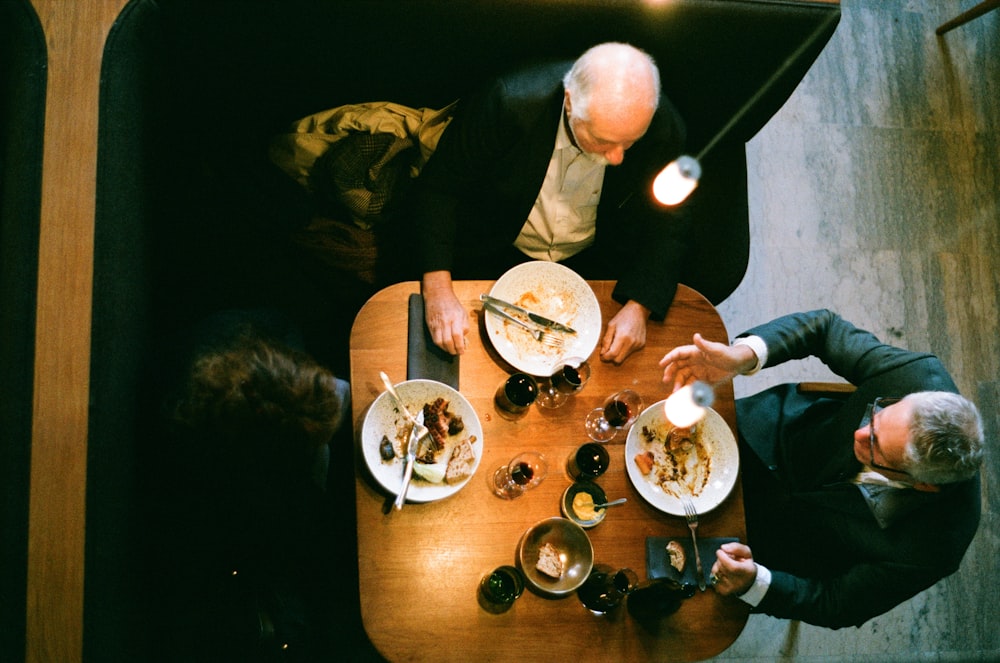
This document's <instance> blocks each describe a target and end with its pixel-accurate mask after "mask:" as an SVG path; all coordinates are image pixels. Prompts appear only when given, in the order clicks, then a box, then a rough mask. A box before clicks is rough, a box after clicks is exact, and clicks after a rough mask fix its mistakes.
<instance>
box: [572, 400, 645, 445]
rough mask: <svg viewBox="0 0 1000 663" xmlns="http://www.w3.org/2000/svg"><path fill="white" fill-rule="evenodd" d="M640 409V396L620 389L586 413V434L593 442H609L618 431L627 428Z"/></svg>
mask: <svg viewBox="0 0 1000 663" xmlns="http://www.w3.org/2000/svg"><path fill="white" fill-rule="evenodd" d="M641 411H642V397H641V396H639V394H637V393H636V392H634V391H632V390H631V389H622V390H621V391H619V392H616V393H614V394H611V395H610V396H608V397H607V399H605V401H604V405H603V406H601V407H599V408H596V409H594V410H592V411H591V412H590V414H588V415H587V421H586V423H585V427H586V429H587V435H589V436H590V439H592V440H594V441H595V442H609V441H611V440H612V439H613V438H614V437H615V435H617V434H618V431H620V430H628V427H629V426H631V425H632V424H633V423H635V420H636V418H637V417H638V416H639V413H640V412H641Z"/></svg>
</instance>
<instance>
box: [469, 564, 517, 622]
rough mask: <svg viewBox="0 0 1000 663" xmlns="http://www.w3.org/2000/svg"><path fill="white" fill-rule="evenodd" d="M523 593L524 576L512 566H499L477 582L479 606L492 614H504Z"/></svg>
mask: <svg viewBox="0 0 1000 663" xmlns="http://www.w3.org/2000/svg"><path fill="white" fill-rule="evenodd" d="M522 593H524V576H523V575H521V572H520V571H519V570H518V569H517V567H514V566H509V565H505V566H499V567H497V568H495V569H493V570H492V571H490V572H489V573H487V574H486V575H484V576H483V579H482V580H481V581H480V582H479V605H480V606H482V607H483V608H484V609H485V610H486V611H488V612H492V613H501V612H506V611H507V610H509V609H510V607H511V606H512V605H514V601H516V600H517V599H518V597H519V596H521V594H522Z"/></svg>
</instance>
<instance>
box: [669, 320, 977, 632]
mask: <svg viewBox="0 0 1000 663" xmlns="http://www.w3.org/2000/svg"><path fill="white" fill-rule="evenodd" d="M809 356H814V357H818V358H819V359H821V360H822V361H823V362H824V363H825V364H826V365H827V366H829V367H830V369H831V370H833V372H835V373H836V374H837V375H839V376H841V377H842V378H844V379H845V380H846V381H847V382H849V383H850V384H852V385H854V386H855V387H856V389H855V390H854V391H853V392H851V393H845V394H842V395H840V396H839V397H838V396H831V395H829V394H824V395H818V394H809V393H801V392H800V390H798V389H797V388H796V385H790V384H784V385H778V386H775V387H772V388H770V389H766V390H764V391H762V392H760V393H758V394H755V395H753V396H750V397H747V398H741V399H739V400H737V401H736V413H737V426H738V429H739V444H740V463H741V475H742V479H743V494H744V502H745V507H746V516H747V536H748V539H749V541H748V543H749V546H748V545H744V544H742V543H729V544H725V545H723V546H722V548H721V549H720V550H719V551H718V552H717V553H716V556H717V559H716V561H715V563H714V565H713V567H712V582H713V584H714V586H715V590H716V591H717V592H719V593H720V594H722V595H725V596H738V597H739V598H740V599H742V600H744V601H746V602H747V603H750V604H751V605H752V606H754V610H755V611H757V612H762V613H765V614H768V615H772V616H774V617H780V618H786V619H795V620H801V621H804V622H808V623H810V624H816V625H819V626H825V627H830V628H840V627H843V626H851V625H854V626H860V625H861V624H863V623H864V622H866V621H867V620H869V619H871V618H872V617H875V616H877V615H880V614H882V613H884V612H887V611H888V610H890V609H891V608H893V607H894V606H896V605H898V604H900V603H902V602H903V601H905V600H907V599H909V598H910V597H912V596H914V595H916V594H917V593H919V592H921V591H923V590H924V589H926V588H928V587H930V586H931V585H933V584H934V583H936V582H937V581H938V580H940V579H941V578H944V577H945V576H947V575H949V574H951V573H953V572H954V571H956V570H957V569H958V566H959V563H960V562H961V560H962V557H963V555H964V554H965V550H966V548H967V547H968V545H969V543H970V541H971V540H972V537H973V536H974V535H975V533H976V529H977V527H978V525H979V515H980V487H979V468H980V465H981V463H982V455H983V428H982V422H981V420H980V416H979V412H978V411H977V409H976V406H975V405H973V404H972V403H971V402H970V401H968V400H967V399H965V398H963V397H962V396H960V395H959V394H958V389H957V388H956V386H955V384H954V382H953V381H952V379H951V377H950V376H949V375H948V372H947V371H946V370H945V368H944V366H943V365H942V363H941V362H940V360H938V358H937V357H935V356H934V355H931V354H927V353H918V352H910V351H907V350H903V349H901V348H896V347H893V346H891V345H887V344H884V343H882V342H880V341H879V340H878V339H877V338H876V337H875V336H874V335H873V334H871V333H870V332H867V331H864V330H861V329H858V328H857V327H855V326H854V325H852V324H851V323H849V322H847V321H845V320H844V319H842V318H841V317H840V316H838V315H837V314H835V313H833V312H831V311H827V310H820V311H812V312H808V313H798V314H792V315H787V316H784V317H781V318H778V319H776V320H774V321H772V322H769V323H766V324H764V325H761V326H759V327H755V328H753V329H751V330H749V331H747V332H745V333H743V334H741V335H740V336H739V337H738V338H737V339H736V341H735V342H734V343H733V344H732V345H729V344H726V343H718V342H713V341H708V340H706V339H704V338H702V337H701V336H700V335H698V334H695V337H694V344H693V345H686V346H682V347H678V348H675V349H674V350H672V351H671V352H669V353H668V354H667V355H666V356H664V357H663V359H662V360H661V361H660V365H661V366H662V367H663V368H664V373H663V381H664V382H665V383H666V384H668V385H671V386H673V387H674V388H675V389H677V388H679V387H680V386H683V385H684V384H689V383H691V382H693V381H695V380H702V381H705V382H709V383H716V384H717V383H719V382H722V381H725V380H730V379H733V378H734V377H735V376H736V375H752V374H754V373H756V372H757V371H758V370H760V369H761V368H764V367H769V366H776V365H778V364H781V363H783V362H786V361H790V360H793V359H804V358H806V357H809ZM751 550H752V552H751Z"/></svg>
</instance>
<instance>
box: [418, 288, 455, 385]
mask: <svg viewBox="0 0 1000 663" xmlns="http://www.w3.org/2000/svg"><path fill="white" fill-rule="evenodd" d="M409 305H410V311H409V319H408V320H409V328H408V330H407V342H406V379H407V380H416V379H420V378H423V379H425V380H437V381H438V382H443V383H444V384H446V385H448V386H449V387H453V388H454V389H456V390H457V389H458V357H457V356H455V355H450V354H448V353H447V352H445V351H444V350H442V349H441V348H439V347H437V346H436V345H434V341H432V340H431V334H430V331H428V329H427V325H426V324H425V323H424V298H423V297H422V296H420V295H419V294H412V295H410V302H409Z"/></svg>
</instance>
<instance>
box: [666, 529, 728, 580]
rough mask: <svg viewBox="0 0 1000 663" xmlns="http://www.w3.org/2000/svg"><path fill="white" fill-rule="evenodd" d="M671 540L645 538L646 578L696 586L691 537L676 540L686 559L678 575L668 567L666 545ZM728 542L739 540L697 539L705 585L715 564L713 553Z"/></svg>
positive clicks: (673, 569) (695, 568)
mask: <svg viewBox="0 0 1000 663" xmlns="http://www.w3.org/2000/svg"><path fill="white" fill-rule="evenodd" d="M673 540H674V539H673V538H669V537H662V536H650V537H646V577H647V578H649V579H653V578H671V579H673V580H677V581H678V582H681V583H688V584H691V585H697V584H698V574H697V568H698V566H697V564H695V561H694V546H692V545H691V537H690V536H686V537H677V538H676V540H677V541H680V543H681V545H682V546H684V555H685V557H686V558H687V560H686V561H685V563H684V573H678V572H677V569H675V568H674V567H672V566H670V556H669V555H668V554H667V544H668V543H669V542H670V541H673ZM730 541H739V539H737V538H734V537H715V538H711V537H710V538H705V539H703V538H702V537H700V536H699V537H698V552H699V553H700V554H701V566H702V569H704V571H705V582H706V583H707V582H708V576H709V575H710V574H711V572H712V565H713V564H715V551H716V550H718V549H719V546H721V545H722V544H723V543H728V542H730Z"/></svg>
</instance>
